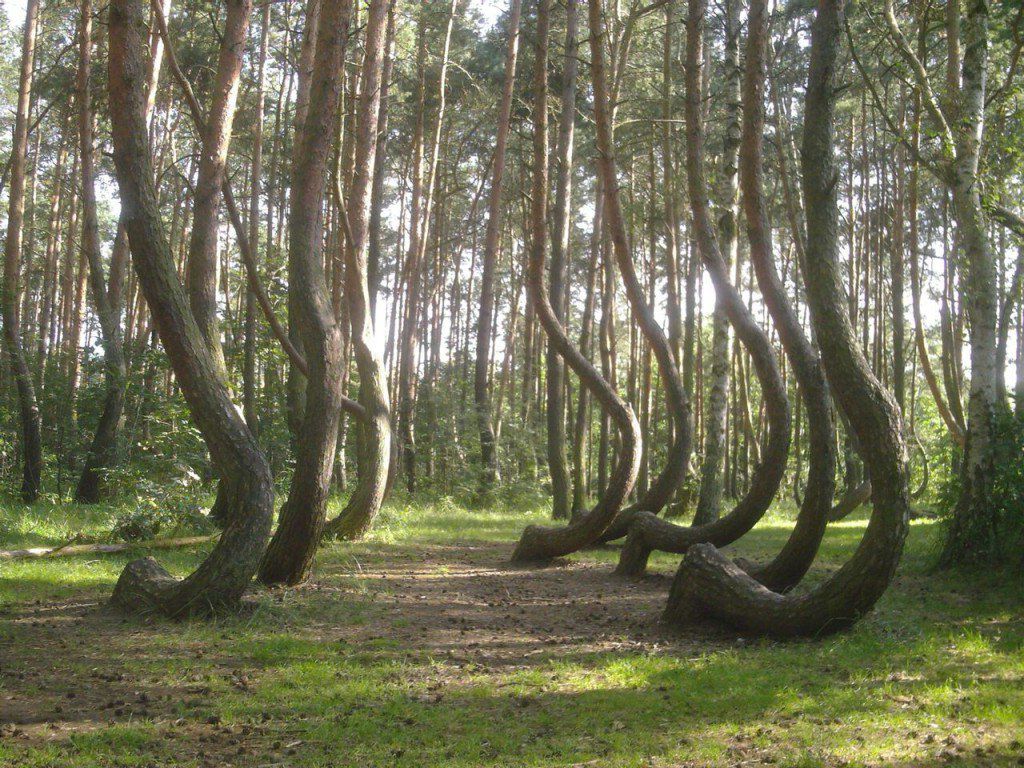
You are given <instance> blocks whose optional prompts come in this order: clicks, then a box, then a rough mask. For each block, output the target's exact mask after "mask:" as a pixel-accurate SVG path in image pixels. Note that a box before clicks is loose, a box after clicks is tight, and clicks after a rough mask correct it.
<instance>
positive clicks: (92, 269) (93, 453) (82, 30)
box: [75, 0, 127, 504]
mask: <svg viewBox="0 0 1024 768" xmlns="http://www.w3.org/2000/svg"><path fill="white" fill-rule="evenodd" d="M92 14H93V10H92V2H91V0H82V4H81V20H80V22H79V29H78V35H79V40H78V46H79V47H78V104H77V106H78V137H79V157H80V165H79V167H80V168H81V175H82V250H83V251H84V252H85V255H86V258H87V259H88V260H89V291H90V294H91V296H92V302H93V306H94V307H95V309H96V316H97V317H98V318H99V323H100V334H101V336H102V341H103V364H104V376H105V379H106V388H107V392H106V395H105V396H104V400H103V411H102V412H101V413H100V420H99V423H98V424H97V425H96V433H95V434H94V436H93V440H92V444H91V445H90V446H89V453H88V456H87V457H86V460H85V466H84V468H83V469H82V474H81V477H80V478H79V480H78V487H77V489H76V490H75V500H76V501H78V502H80V503H85V504H93V503H96V502H97V501H99V500H100V498H101V497H102V496H103V490H104V487H103V486H104V481H105V478H104V475H105V473H106V471H107V470H109V469H110V468H111V467H113V466H114V464H115V462H116V460H117V433H118V429H119V426H120V423H121V414H122V413H123V411H124V393H125V377H126V375H127V371H126V368H125V363H124V354H123V351H122V344H121V307H120V305H116V304H113V303H112V302H111V301H110V295H109V293H108V287H107V280H106V275H105V274H104V269H103V261H102V255H101V253H100V237H99V225H98V221H97V214H96V187H95V184H96V172H95V163H94V155H93V142H94V139H93V114H92V91H91V78H92Z"/></svg>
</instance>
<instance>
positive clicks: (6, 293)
mask: <svg viewBox="0 0 1024 768" xmlns="http://www.w3.org/2000/svg"><path fill="white" fill-rule="evenodd" d="M38 24H39V0H28V3H27V4H26V6H25V30H24V33H23V37H22V45H21V78H20V80H19V85H18V107H17V112H16V113H15V117H14V142H13V146H12V147H11V186H10V193H9V197H8V200H9V205H8V209H7V240H6V241H5V243H4V285H3V294H2V296H0V311H2V313H3V324H4V346H5V347H6V348H7V355H8V357H9V358H10V363H11V371H12V373H13V374H14V380H15V383H16V384H17V387H18V408H19V416H20V420H19V422H18V427H19V431H20V434H19V437H20V438H21V456H22V467H21V472H22V475H21V498H22V499H23V500H24V501H25V502H26V503H29V504H30V503H32V502H33V501H35V500H36V499H37V498H39V489H40V482H41V476H42V473H43V444H42V437H41V435H40V431H41V424H40V417H39V403H38V402H37V401H36V391H35V387H33V386H32V372H31V371H29V368H28V362H27V361H26V359H25V350H24V348H23V347H22V344H21V328H20V327H19V326H20V323H19V322H18V301H19V291H18V278H19V276H20V272H21V245H22V233H23V230H24V222H25V161H26V157H27V153H28V118H29V107H30V105H31V103H32V68H33V65H34V63H35V50H36V29H37V27H38Z"/></svg>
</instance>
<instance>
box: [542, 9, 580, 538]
mask: <svg viewBox="0 0 1024 768" xmlns="http://www.w3.org/2000/svg"><path fill="white" fill-rule="evenodd" d="M576 4H577V0H567V1H566V4H565V57H564V59H563V61H564V65H563V67H562V111H561V117H560V118H559V125H558V148H557V150H556V152H557V155H558V176H557V178H556V180H555V205H554V211H553V220H554V231H553V232H552V233H551V269H550V274H549V285H548V290H549V293H550V296H549V300H550V302H551V308H552V309H553V310H554V312H555V318H556V319H557V320H558V322H559V323H561V324H562V325H563V326H564V325H565V314H566V306H565V305H566V286H565V273H566V267H567V262H568V259H569V234H570V229H571V227H570V226H569V225H570V218H571V215H572V162H573V149H574V144H575V131H576V74H577V62H576V56H577V53H576V27H577V21H576ZM546 363H547V365H546V379H545V384H546V387H547V454H548V471H549V473H550V475H551V497H552V511H551V515H552V517H554V518H555V519H556V520H562V519H568V518H569V516H570V513H571V509H570V507H571V499H570V488H571V485H570V481H569V467H568V462H567V458H566V453H565V363H564V362H563V361H562V358H561V356H560V355H559V354H558V351H557V350H556V349H555V347H554V345H553V344H552V343H551V342H550V341H549V342H548V347H547V359H546Z"/></svg>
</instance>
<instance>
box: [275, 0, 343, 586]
mask: <svg viewBox="0 0 1024 768" xmlns="http://www.w3.org/2000/svg"><path fill="white" fill-rule="evenodd" d="M350 18H351V4H350V3H349V2H348V1H347V0H346V1H345V2H336V3H333V2H332V3H327V4H326V5H325V6H324V7H323V10H322V11H321V16H320V19H319V23H318V24H317V32H316V53H315V55H314V57H313V69H312V74H311V76H310V89H309V102H308V108H307V110H306V112H305V114H304V116H303V117H304V119H303V121H302V123H301V125H299V124H296V133H295V138H296V142H297V145H298V149H297V153H296V155H295V164H294V165H293V167H292V175H291V201H290V202H291V210H290V212H289V216H288V228H289V231H288V277H289V281H288V282H289V286H290V288H291V289H292V290H293V292H294V302H293V304H292V306H293V307H294V309H295V310H296V311H297V312H298V316H297V317H296V326H297V328H298V330H299V332H300V335H301V339H302V345H303V352H304V356H305V359H306V364H307V366H308V373H307V375H306V407H305V411H304V413H303V417H302V423H301V425H300V428H299V440H298V445H297V453H296V461H295V472H294V474H293V475H292V484H291V488H290V489H289V492H288V498H287V500H286V501H285V503H284V505H283V506H282V508H281V512H280V514H279V519H278V525H277V530H276V531H275V532H274V536H273V538H272V539H271V540H270V544H269V546H268V547H267V551H266V554H265V555H264V557H263V561H262V562H261V563H260V569H259V579H260V581H261V582H263V583H264V584H281V583H283V584H299V583H302V582H303V581H305V579H306V578H307V577H308V575H309V570H310V568H311V567H312V564H313V557H314V555H315V554H316V546H317V543H318V542H319V540H320V535H321V533H322V531H323V526H324V521H325V519H326V514H327V500H328V497H329V496H330V489H331V476H332V473H333V469H334V454H335V450H336V449H337V439H338V422H339V419H340V417H341V405H342V398H343V394H344V393H343V391H342V366H343V365H344V363H345V361H344V359H343V356H342V334H341V328H340V327H339V322H338V318H337V317H336V316H335V313H334V309H333V307H332V305H331V297H330V294H329V292H328V288H327V280H326V276H325V271H324V256H323V226H324V223H323V213H322V207H323V201H324V190H325V186H326V171H327V163H328V158H329V155H330V150H331V141H332V138H333V137H334V135H335V130H334V128H335V126H336V125H337V120H338V106H339V103H340V99H341V71H342V66H343V61H344V60H343V46H344V39H345V37H346V35H348V31H349V30H348V25H349V21H350Z"/></svg>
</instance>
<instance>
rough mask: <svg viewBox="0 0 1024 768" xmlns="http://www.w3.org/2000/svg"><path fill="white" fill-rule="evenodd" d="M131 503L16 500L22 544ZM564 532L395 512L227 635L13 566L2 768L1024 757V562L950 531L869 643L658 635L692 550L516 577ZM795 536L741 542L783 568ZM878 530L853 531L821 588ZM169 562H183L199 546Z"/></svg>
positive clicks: (978, 761)
mask: <svg viewBox="0 0 1024 768" xmlns="http://www.w3.org/2000/svg"><path fill="white" fill-rule="evenodd" d="M110 514H111V511H110V510H109V509H106V510H104V509H102V508H101V509H99V510H93V511H83V510H81V509H76V508H73V507H48V508H44V507H37V508H33V509H29V510H24V509H18V508H16V507H14V506H11V507H9V508H6V509H4V510H3V511H0V547H16V546H45V545H46V544H48V543H53V544H56V543H61V542H62V541H65V540H66V539H67V538H68V532H69V531H85V532H86V533H92V534H96V535H99V534H101V533H102V531H103V529H104V526H105V525H108V521H109V517H110ZM544 518H545V512H544V511H543V509H541V507H540V505H539V504H536V503H535V504H534V505H533V507H532V508H528V509H524V508H523V507H522V506H514V505H505V506H498V507H495V508H490V509H485V510H470V509H465V508H462V507H459V506H458V505H456V504H454V503H452V502H449V501H441V502H434V503H426V502H424V503H417V504H409V503H405V504H402V503H393V504H391V505H390V506H389V508H388V509H387V510H386V511H385V514H384V515H383V518H382V521H381V525H379V526H378V528H377V530H376V531H375V532H374V534H373V535H372V537H371V538H370V540H369V541H367V542H365V543H360V544H357V545H352V544H331V545H329V546H327V547H325V548H324V549H323V551H322V552H321V554H320V558H319V561H318V566H317V569H316V574H315V576H314V578H313V580H312V581H311V582H310V583H309V584H308V585H307V586H305V587H302V588H297V589H282V590H272V591H267V590H259V589H256V590H254V591H253V593H252V595H251V596H250V597H249V598H248V600H247V610H246V611H245V612H244V614H243V615H240V616H233V617H225V618H221V619H218V620H216V621H213V622H208V623H204V622H169V621H164V620H157V619H149V620H147V619H139V618H127V617H124V616H122V615H120V614H118V613H115V612H113V611H111V610H110V609H109V608H107V607H106V605H105V602H106V599H107V597H108V595H109V593H110V590H111V588H112V586H113V583H114V581H115V580H116V577H117V574H118V572H119V571H120V569H121V568H122V567H123V565H124V563H125V562H127V561H128V560H129V559H130V558H131V557H133V556H137V555H138V553H134V554H133V555H127V554H124V555H105V556H81V557H69V558H54V559H48V560H34V561H10V562H0V766H4V767H5V768H7V767H10V768H15V767H17V768H32V767H36V766H61V768H68V767H73V768H85V767H86V766H90V767H91V766H118V767H119V768H120V767H121V766H147V767H148V766H184V767H189V768H192V767H205V766H211V767H212V766H217V768H226V767H227V766H246V767H248V766H266V767H267V768H270V767H271V766H273V767H274V768H285V767H287V768H306V767H309V766H331V767H332V768H336V767H340V766H360V767H361V768H362V767H368V766H382V767H383V766H410V767H411V768H412V767H416V768H421V767H428V766H438V767H440V766H453V767H457V768H470V767H474V768H475V767H477V766H481V767H482V766H608V767H611V766H614V767H615V768H619V767H620V766H621V767H623V768H625V767H626V766H650V767H652V768H654V767H659V768H667V767H668V766H758V765H773V766H793V767H795V766H862V765H864V766H900V767H903V766H907V767H908V768H909V766H932V765H944V766H956V765H960V766H1010V765H1024V744H1022V742H1024V585H1022V583H1021V577H1020V574H1017V575H1015V576H1013V577H1012V578H1008V577H1007V576H1006V575H999V574H991V573H976V574H964V573H934V572H932V571H931V570H930V567H929V566H930V563H931V562H932V560H933V553H934V547H935V541H936V538H937V533H938V531H937V526H936V525H935V524H934V523H932V522H928V521H917V522H916V523H915V524H914V526H913V528H912V532H911V537H910V540H909V543H908V549H907V554H906V557H905V558H904V562H903V564H902V566H901V569H900V573H899V575H898V577H897V580H896V583H895V585H894V586H893V588H892V589H891V590H890V591H889V593H888V594H887V595H886V596H885V598H884V599H883V600H882V602H881V603H880V604H879V606H878V607H877V609H876V610H875V611H874V612H873V613H872V614H871V615H870V616H869V617H868V618H866V619H865V620H864V621H862V622H861V623H860V624H859V625H858V626H857V627H856V628H855V629H853V630H852V631H850V632H847V633H844V634H841V635H838V636H834V637H829V638H825V639H822V640H816V641H801V642H791V643H775V642H769V641H765V640H756V639H750V638H744V637H738V636H737V635H736V634H735V633H732V632H729V631H727V630H725V629H723V628H715V627H708V626H702V627H696V628H694V629H692V630H689V631H686V632H683V633H679V632H673V631H669V630H666V629H664V628H662V627H661V626H659V624H658V617H659V613H660V611H661V607H662V604H663V602H664V600H665V596H666V593H667V589H668V585H669V577H670V575H671V572H672V568H673V565H674V564H675V561H676V558H670V557H665V556H657V557H655V558H654V559H653V560H652V572H653V573H652V575H651V576H649V577H647V578H646V579H644V580H642V581H638V582H626V581H620V580H617V579H614V578H613V577H612V576H611V574H610V571H611V564H612V563H613V562H614V560H615V555H616V553H615V551H614V550H612V549H607V550H599V551H595V552H588V553H583V554H581V555H579V556H576V557H573V558H570V559H569V560H567V561H565V562H563V563H561V564H559V565H558V566H556V567H551V568H547V569H543V570H521V569H514V568H512V567H510V566H509V565H508V564H507V560H508V556H509V554H510V553H511V549H512V546H513V543H514V541H515V539H516V537H517V535H518V533H519V531H520V530H521V528H522V526H523V524H524V523H527V522H539V521H543V520H544ZM790 525H791V523H790V522H789V521H788V520H787V515H785V514H783V513H781V512H777V513H775V514H774V515H772V516H771V517H770V518H769V519H768V520H766V521H765V522H763V523H762V524H761V525H760V526H759V527H758V528H757V529H756V530H755V531H754V532H752V533H751V534H750V535H748V536H747V537H746V538H745V539H744V541H743V543H742V545H741V546H738V547H736V548H735V550H736V551H738V552H741V553H743V554H744V555H746V556H753V557H758V556H760V557H768V556H770V555H771V554H772V553H773V552H775V551H777V550H778V548H779V547H780V546H781V544H782V542H783V541H784V540H785V537H786V535H787V533H788V528H789V526H790ZM863 526H864V520H863V518H857V519H853V520H849V521H846V522H844V523H841V524H838V525H835V526H833V527H831V529H830V531H829V534H828V536H827V539H826V542H825V544H824V546H823V550H822V555H821V558H820V560H819V565H818V567H817V568H816V570H815V573H814V578H821V577H822V576H824V575H825V574H827V573H828V572H829V571H831V570H834V569H835V568H836V567H838V565H839V564H841V563H842V561H843V560H844V559H845V558H846V557H847V556H848V555H849V553H850V552H851V551H852V549H853V548H854V547H855V546H856V543H857V541H858V540H859V538H860V535H861V533H862V530H863ZM156 554H157V557H159V558H160V559H161V561H162V562H164V563H166V564H168V566H169V567H171V568H172V569H173V570H175V571H176V572H179V573H184V572H187V571H188V569H190V568H191V567H193V565H194V564H195V562H196V561H197V559H198V558H199V556H200V555H201V552H200V551H197V550H195V549H193V550H185V551H175V552H160V553H156ZM1011 582H1012V583H1011Z"/></svg>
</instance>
